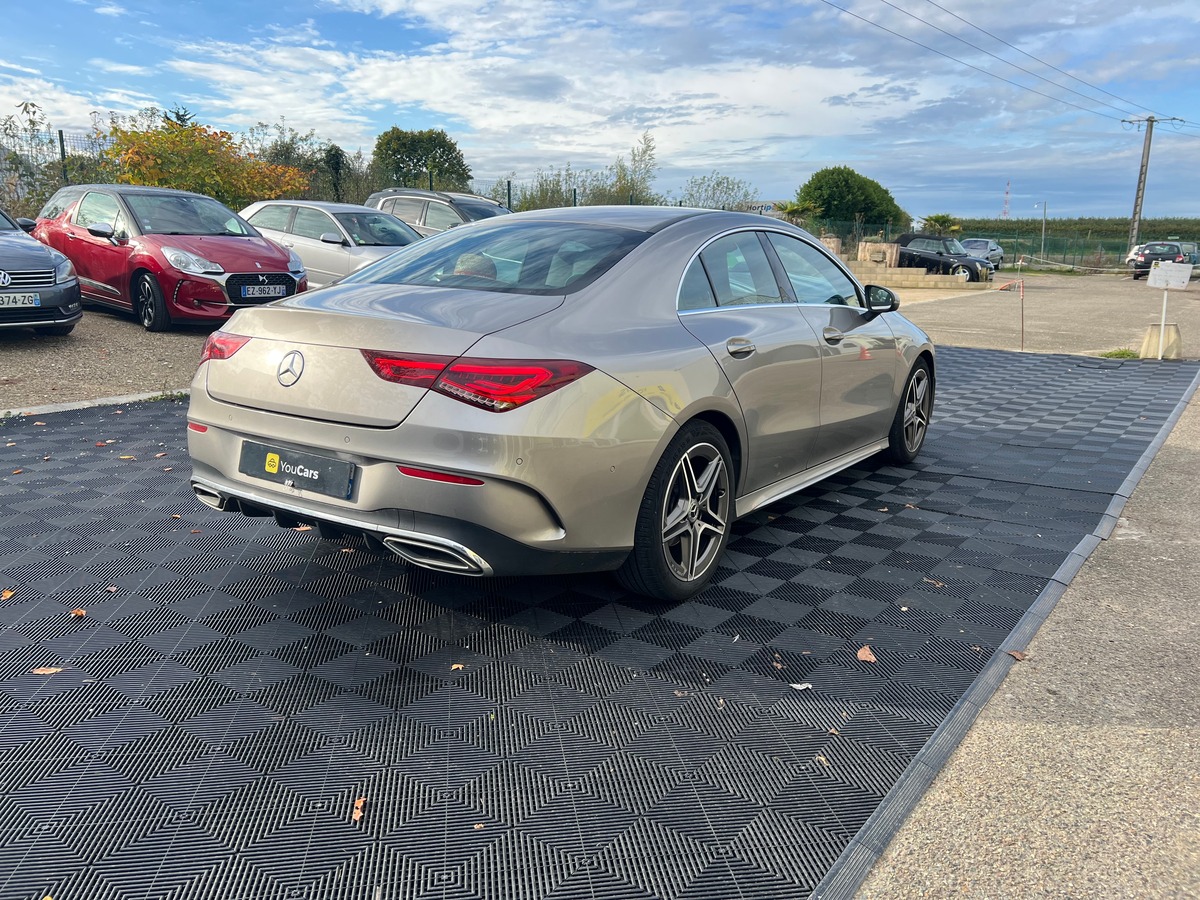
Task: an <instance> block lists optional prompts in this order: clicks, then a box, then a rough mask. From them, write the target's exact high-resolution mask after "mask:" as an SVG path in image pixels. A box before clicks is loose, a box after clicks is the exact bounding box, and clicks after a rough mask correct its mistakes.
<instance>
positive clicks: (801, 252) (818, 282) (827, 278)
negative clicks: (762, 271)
mask: <svg viewBox="0 0 1200 900" xmlns="http://www.w3.org/2000/svg"><path fill="white" fill-rule="evenodd" d="M768 237H769V239H770V241H771V246H772V247H774V248H775V252H776V253H777V254H778V256H779V261H780V262H781V263H782V264H783V270H784V271H785V272H786V273H787V277H788V282H789V283H790V284H791V286H792V290H793V291H794V292H795V294H796V299H797V300H799V301H800V302H801V303H824V304H829V305H831V306H862V301H861V300H860V299H859V296H858V290H857V288H856V287H855V285H854V282H853V281H851V280H850V279H849V278H848V277H847V276H846V274H845V273H844V272H843V271H842V270H841V269H840V268H838V266H837V264H836V263H834V261H833V260H832V259H830V258H829V257H828V256H826V255H825V253H824V252H822V251H821V250H818V249H817V248H816V247H814V246H812V245H811V244H806V243H804V241H801V240H799V239H797V238H794V237H790V236H789V235H786V234H777V233H775V232H771V233H770V234H769V235H768Z"/></svg>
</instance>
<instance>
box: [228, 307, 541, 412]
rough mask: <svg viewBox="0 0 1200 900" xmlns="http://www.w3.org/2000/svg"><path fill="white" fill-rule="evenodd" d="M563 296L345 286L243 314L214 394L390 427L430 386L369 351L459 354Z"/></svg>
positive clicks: (233, 327) (233, 324) (261, 406)
mask: <svg viewBox="0 0 1200 900" xmlns="http://www.w3.org/2000/svg"><path fill="white" fill-rule="evenodd" d="M562 299H563V298H562V297H561V296H531V295H525V294H503V293H496V292H489V291H471V290H453V289H444V288H416V287H409V286H404V285H357V284H356V285H346V286H345V287H338V286H334V287H329V288H325V289H323V290H320V291H313V292H311V293H307V294H298V295H296V296H295V297H292V298H289V299H287V300H284V301H280V302H278V303H272V304H268V305H267V306H262V307H257V308H253V309H244V310H240V311H239V312H238V313H236V314H235V315H234V317H233V318H232V319H230V320H229V322H228V324H227V325H226V326H225V327H224V328H223V329H222V330H223V331H226V332H230V333H233V334H239V335H249V336H250V337H251V340H250V341H249V342H248V343H246V344H245V345H244V346H242V347H241V348H240V349H239V350H238V351H237V352H236V353H234V354H233V355H232V356H231V357H229V358H228V359H220V360H212V361H210V362H209V364H208V366H207V375H206V381H205V384H206V388H207V390H208V393H209V395H210V396H211V397H213V398H214V399H216V400H220V401H222V402H225V403H232V404H236V405H238V406H242V407H247V408H250V409H258V410H264V411H267V412H272V413H279V414H282V415H289V416H299V417H303V418H308V419H314V420H318V421H324V422H338V423H343V424H348V425H362V426H368V427H376V428H387V427H393V426H395V425H398V424H399V423H401V422H403V421H404V419H405V417H406V416H407V415H408V414H409V413H410V412H411V411H412V410H413V408H414V407H415V406H416V405H417V403H418V402H420V400H421V398H422V397H423V396H424V395H425V393H426V388H424V387H415V386H412V385H405V384H396V383H394V382H389V381H385V380H383V379H382V378H380V377H379V376H377V375H376V374H375V373H374V372H373V371H372V369H371V367H370V365H369V364H368V363H367V360H366V359H365V358H364V357H363V354H362V351H363V350H377V351H387V352H398V353H406V354H419V355H421V356H441V357H446V358H448V359H454V358H456V357H458V356H461V355H462V354H464V353H466V352H467V351H468V350H469V349H470V347H471V346H472V345H473V344H474V343H475V342H476V341H477V340H479V338H481V337H483V336H484V335H486V334H491V333H493V332H496V331H500V330H502V329H505V328H508V327H510V326H512V325H516V324H518V323H520V322H523V321H526V320H528V319H531V318H534V317H536V316H539V315H542V314H544V313H546V312H548V311H550V310H551V309H554V308H555V307H556V306H558V305H559V304H561V303H562Z"/></svg>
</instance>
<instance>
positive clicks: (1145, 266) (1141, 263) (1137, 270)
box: [1129, 241, 1192, 281]
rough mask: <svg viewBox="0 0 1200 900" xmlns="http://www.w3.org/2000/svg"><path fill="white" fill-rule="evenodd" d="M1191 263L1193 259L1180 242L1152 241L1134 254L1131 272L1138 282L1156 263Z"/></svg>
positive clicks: (1131, 261)
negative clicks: (1184, 250)
mask: <svg viewBox="0 0 1200 900" xmlns="http://www.w3.org/2000/svg"><path fill="white" fill-rule="evenodd" d="M1134 249H1135V250H1136V249H1137V248H1134ZM1191 261H1192V260H1191V257H1190V256H1189V255H1188V254H1186V253H1184V252H1183V247H1182V246H1180V244H1179V241H1150V242H1149V243H1147V244H1143V245H1142V248H1141V249H1140V250H1137V252H1135V253H1134V254H1133V259H1132V260H1130V262H1129V270H1130V272H1131V273H1132V275H1133V280H1134V281H1137V280H1138V279H1139V278H1141V277H1142V276H1143V275H1145V274H1146V273H1147V272H1149V271H1150V267H1151V266H1153V265H1154V264H1155V263H1156V262H1175V263H1190V262H1191Z"/></svg>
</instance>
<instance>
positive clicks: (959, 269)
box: [950, 263, 975, 281]
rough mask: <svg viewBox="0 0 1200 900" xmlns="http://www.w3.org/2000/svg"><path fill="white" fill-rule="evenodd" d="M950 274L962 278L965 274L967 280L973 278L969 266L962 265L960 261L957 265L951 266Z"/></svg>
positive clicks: (972, 279)
mask: <svg viewBox="0 0 1200 900" xmlns="http://www.w3.org/2000/svg"><path fill="white" fill-rule="evenodd" d="M950 274H951V275H954V276H956V277H958V278H962V277H963V276H964V275H965V276H966V278H967V281H974V280H975V279H974V277H972V275H971V268H970V266H964V265H963V264H962V263H959V264H958V265H955V266H951V267H950Z"/></svg>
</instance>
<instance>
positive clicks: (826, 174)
mask: <svg viewBox="0 0 1200 900" xmlns="http://www.w3.org/2000/svg"><path fill="white" fill-rule="evenodd" d="M796 202H798V203H811V204H813V205H814V206H817V207H820V208H821V209H822V210H824V216H825V218H826V219H827V220H830V221H834V222H858V223H862V224H868V225H883V224H885V223H891V224H892V225H899V226H904V227H907V225H908V222H909V221H910V217H909V215H908V214H907V213H906V212H905V211H904V210H902V209H901V208H900V205H899V204H898V203H896V200H895V198H893V197H892V195H891V192H890V191H888V190H887V189H886V188H885V187H884V186H883V185H881V184H880V183H879V182H878V181H874V180H872V179H870V178H867V177H866V176H865V175H860V174H858V173H857V172H855V171H854V170H853V169H851V168H850V167H849V166H832V167H830V168H827V169H822V170H821V171H819V172H815V173H813V176H812V177H811V178H809V179H808V181H806V182H805V183H804V184H803V185H802V186H801V187H800V189H799V190H798V191H796Z"/></svg>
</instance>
